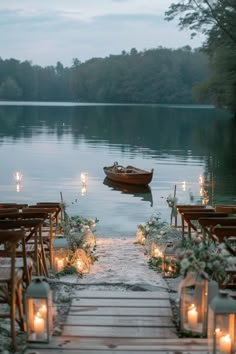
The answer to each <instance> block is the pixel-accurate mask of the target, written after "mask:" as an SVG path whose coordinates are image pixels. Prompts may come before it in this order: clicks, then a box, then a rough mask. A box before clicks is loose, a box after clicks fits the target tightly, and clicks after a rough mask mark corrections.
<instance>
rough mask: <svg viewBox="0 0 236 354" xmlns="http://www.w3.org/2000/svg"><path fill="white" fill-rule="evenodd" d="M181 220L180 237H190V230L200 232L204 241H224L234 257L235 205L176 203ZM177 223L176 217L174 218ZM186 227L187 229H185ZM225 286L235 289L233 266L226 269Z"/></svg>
mask: <svg viewBox="0 0 236 354" xmlns="http://www.w3.org/2000/svg"><path fill="white" fill-rule="evenodd" d="M177 212H178V214H177V215H178V216H179V217H180V220H181V229H182V238H183V239H184V238H185V237H186V235H187V237H189V238H191V235H192V231H194V232H200V233H201V234H202V235H203V239H205V241H207V240H209V239H211V240H213V242H215V243H222V242H224V243H225V245H226V248H227V249H228V251H229V253H230V254H231V256H232V257H236V205H216V206H215V207H214V208H210V207H206V206H204V205H177ZM175 223H176V225H177V219H176V222H175ZM186 229H187V231H186ZM227 273H228V275H229V278H230V279H229V282H228V283H227V287H228V288H231V289H236V258H235V266H234V265H232V267H231V268H230V269H228V270H227Z"/></svg>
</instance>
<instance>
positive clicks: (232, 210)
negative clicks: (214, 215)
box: [215, 205, 236, 215]
mask: <svg viewBox="0 0 236 354" xmlns="http://www.w3.org/2000/svg"><path fill="white" fill-rule="evenodd" d="M215 210H216V211H217V212H220V213H228V214H232V215H236V205H215Z"/></svg>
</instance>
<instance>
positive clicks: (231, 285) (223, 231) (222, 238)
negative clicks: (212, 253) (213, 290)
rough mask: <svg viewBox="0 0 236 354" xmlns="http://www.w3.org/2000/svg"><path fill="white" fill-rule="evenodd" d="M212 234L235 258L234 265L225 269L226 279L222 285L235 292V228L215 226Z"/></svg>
mask: <svg viewBox="0 0 236 354" xmlns="http://www.w3.org/2000/svg"><path fill="white" fill-rule="evenodd" d="M213 232H214V233H215V235H216V236H217V237H218V239H219V242H224V243H225V244H226V247H227V249H228V251H229V252H230V253H231V255H232V256H233V257H235V263H234V264H231V265H230V266H229V267H228V268H227V269H226V273H227V275H228V279H227V281H226V282H225V283H224V288H228V289H232V290H236V226H216V227H215V228H214V230H213Z"/></svg>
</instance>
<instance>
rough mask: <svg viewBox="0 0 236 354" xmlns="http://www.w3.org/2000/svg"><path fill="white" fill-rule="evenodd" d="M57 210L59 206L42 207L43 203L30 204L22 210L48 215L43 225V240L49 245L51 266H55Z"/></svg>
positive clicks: (27, 212) (25, 212)
mask: <svg viewBox="0 0 236 354" xmlns="http://www.w3.org/2000/svg"><path fill="white" fill-rule="evenodd" d="M57 210H58V209H57V207H42V206H41V205H30V206H28V207H27V208H24V209H23V210H22V212H23V213H24V214H30V213H33V212H34V213H37V212H38V213H45V214H46V215H47V217H46V218H45V220H44V223H43V225H42V238H43V242H44V243H45V244H46V245H47V247H48V252H49V262H50V267H51V268H52V266H53V249H52V241H53V237H54V236H55V233H56V225H54V224H53V219H54V218H55V215H56V213H57Z"/></svg>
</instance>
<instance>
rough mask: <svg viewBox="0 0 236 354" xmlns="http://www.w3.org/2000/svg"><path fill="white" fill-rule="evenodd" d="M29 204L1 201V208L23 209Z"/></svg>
mask: <svg viewBox="0 0 236 354" xmlns="http://www.w3.org/2000/svg"><path fill="white" fill-rule="evenodd" d="M27 205H28V204H25V203H24V204H20V203H0V209H8V208H16V209H18V210H19V209H22V208H26V207H27Z"/></svg>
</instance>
